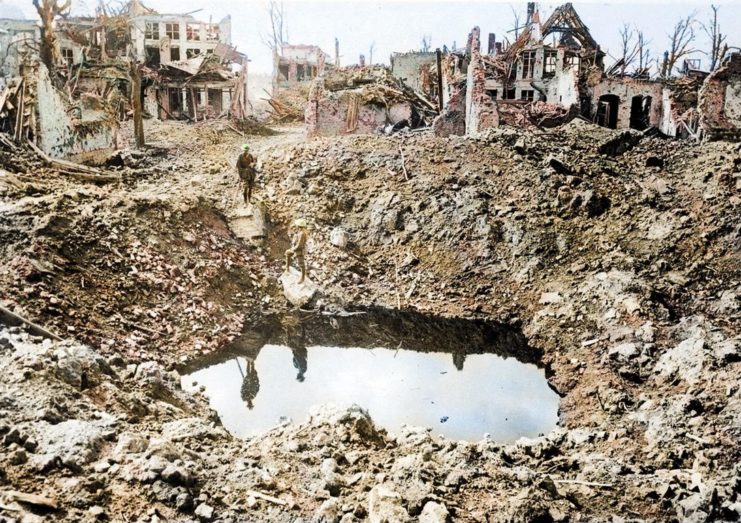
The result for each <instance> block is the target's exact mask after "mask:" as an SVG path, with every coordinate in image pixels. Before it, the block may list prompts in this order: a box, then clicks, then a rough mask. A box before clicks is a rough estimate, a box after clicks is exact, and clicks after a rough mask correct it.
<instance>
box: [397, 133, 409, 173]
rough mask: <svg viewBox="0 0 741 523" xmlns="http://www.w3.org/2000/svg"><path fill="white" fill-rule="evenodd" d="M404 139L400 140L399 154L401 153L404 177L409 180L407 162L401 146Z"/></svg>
mask: <svg viewBox="0 0 741 523" xmlns="http://www.w3.org/2000/svg"><path fill="white" fill-rule="evenodd" d="M402 143H403V140H402V141H401V142H399V154H400V155H401V170H402V172H403V173H404V178H405V179H406V180H407V181H409V173H408V172H407V167H406V162H405V160H404V151H403V150H402V148H401V144H402Z"/></svg>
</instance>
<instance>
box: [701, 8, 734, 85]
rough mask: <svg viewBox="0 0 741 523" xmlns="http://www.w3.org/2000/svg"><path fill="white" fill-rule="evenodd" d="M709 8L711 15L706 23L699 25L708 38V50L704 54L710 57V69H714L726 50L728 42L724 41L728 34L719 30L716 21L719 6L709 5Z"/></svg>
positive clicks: (718, 24)
mask: <svg viewBox="0 0 741 523" xmlns="http://www.w3.org/2000/svg"><path fill="white" fill-rule="evenodd" d="M710 8H711V9H712V10H713V17H712V18H711V19H710V21H709V23H708V24H707V25H706V24H701V25H702V30H703V31H705V34H706V35H708V38H710V52H706V53H705V54H706V55H708V57H709V58H710V70H711V71H715V69H716V68H717V67H718V66H719V65H720V63H721V62H722V61H723V58H725V56H726V53H727V52H728V44H727V43H726V37H727V36H728V35H724V34H723V33H721V32H720V23H719V22H718V10H720V7H716V6H714V5H711V6H710Z"/></svg>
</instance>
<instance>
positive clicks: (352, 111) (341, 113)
mask: <svg viewBox="0 0 741 523" xmlns="http://www.w3.org/2000/svg"><path fill="white" fill-rule="evenodd" d="M312 94H313V96H312V98H311V99H310V100H309V103H308V104H307V108H306V113H305V123H306V132H307V136H308V137H309V138H313V137H315V136H338V135H346V134H368V133H373V132H375V131H377V130H378V129H380V128H383V127H385V126H386V125H394V124H397V123H399V122H402V121H403V120H407V121H411V119H412V107H411V105H410V104H408V103H394V104H391V105H389V106H388V107H382V106H379V105H376V104H369V103H362V101H361V93H360V92H355V90H349V91H342V92H340V93H333V92H330V91H326V90H324V89H317V90H316V91H313V93H312Z"/></svg>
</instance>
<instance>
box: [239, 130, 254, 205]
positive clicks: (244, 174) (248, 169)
mask: <svg viewBox="0 0 741 523" xmlns="http://www.w3.org/2000/svg"><path fill="white" fill-rule="evenodd" d="M256 164H257V160H256V159H255V157H254V156H252V155H251V154H250V146H249V145H247V144H244V145H242V154H240V155H239V158H237V172H238V173H239V179H240V180H242V183H243V184H244V203H251V202H252V189H253V187H254V185H255V175H256Z"/></svg>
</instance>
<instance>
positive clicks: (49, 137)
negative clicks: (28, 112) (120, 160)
mask: <svg viewBox="0 0 741 523" xmlns="http://www.w3.org/2000/svg"><path fill="white" fill-rule="evenodd" d="M33 74H35V75H36V78H35V79H34V80H35V81H36V82H37V84H36V85H37V88H36V108H35V109H36V137H37V145H38V146H39V148H40V149H41V150H42V151H44V152H45V153H46V154H48V155H49V156H52V157H55V158H62V157H65V156H70V155H73V154H80V153H85V152H90V151H97V150H107V149H116V148H120V147H121V146H122V145H123V141H124V139H123V135H122V134H121V132H120V129H119V126H118V122H117V121H116V119H115V116H114V115H113V114H111V113H110V112H109V111H108V110H107V109H108V108H106V107H101V106H100V104H98V103H96V102H95V101H92V100H88V101H87V102H86V101H85V100H81V101H80V105H79V106H78V107H76V108H70V107H69V104H68V103H67V102H66V100H65V99H64V97H63V96H62V93H61V92H60V91H59V90H57V89H56V88H55V87H54V86H53V85H52V82H51V79H50V78H49V72H48V70H47V69H46V67H45V66H44V65H43V64H41V63H38V64H37V67H34V68H29V69H28V70H27V71H26V75H33ZM96 106H97V107H96Z"/></svg>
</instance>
